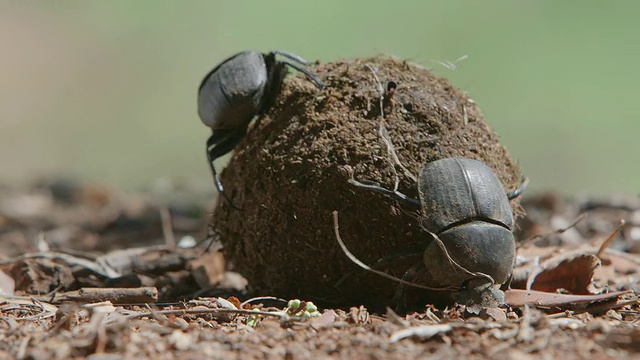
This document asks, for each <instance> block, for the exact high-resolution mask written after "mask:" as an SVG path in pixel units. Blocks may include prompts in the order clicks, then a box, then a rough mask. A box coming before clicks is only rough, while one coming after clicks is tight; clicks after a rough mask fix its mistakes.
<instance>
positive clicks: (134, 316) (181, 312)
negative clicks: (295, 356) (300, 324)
mask: <svg viewBox="0 0 640 360" xmlns="http://www.w3.org/2000/svg"><path fill="white" fill-rule="evenodd" d="M155 314H161V315H187V314H188V315H197V314H243V315H262V316H273V317H277V318H280V319H284V320H294V321H298V320H303V318H297V317H291V316H289V315H287V314H285V313H284V312H268V311H255V310H244V309H182V310H180V309H175V310H159V311H149V312H144V313H138V314H130V315H127V316H125V318H126V319H139V318H143V317H149V316H153V315H155Z"/></svg>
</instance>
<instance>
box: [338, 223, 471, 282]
mask: <svg viewBox="0 0 640 360" xmlns="http://www.w3.org/2000/svg"><path fill="white" fill-rule="evenodd" d="M333 229H334V230H335V234H336V240H338V244H340V247H341V248H342V251H343V252H344V254H345V255H347V257H348V258H349V260H351V261H352V262H353V263H354V264H356V265H358V266H359V267H361V268H363V269H364V270H367V271H370V272H372V273H374V274H377V275H380V276H382V277H385V278H387V279H390V280H393V281H395V282H399V283H401V284H405V285H408V286H413V287H417V288H420V289H425V290H435V291H440V290H459V289H458V288H457V287H455V286H448V287H443V288H436V287H429V286H425V285H420V284H416V283H413V282H410V281H406V280H403V279H400V278H397V277H395V276H392V275H389V274H387V273H385V272H383V271H378V270H375V269H372V268H371V267H370V266H368V265H367V264H365V263H363V262H362V261H360V260H359V259H358V258H357V257H356V256H355V255H353V254H352V253H351V251H349V249H348V248H347V246H346V245H345V244H344V242H343V241H342V238H341V237H340V230H339V225H338V212H337V211H334V212H333Z"/></svg>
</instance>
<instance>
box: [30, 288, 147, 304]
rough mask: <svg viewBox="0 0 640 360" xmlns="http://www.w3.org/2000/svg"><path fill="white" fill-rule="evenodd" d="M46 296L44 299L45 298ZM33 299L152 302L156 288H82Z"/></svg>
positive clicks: (53, 302)
mask: <svg viewBox="0 0 640 360" xmlns="http://www.w3.org/2000/svg"><path fill="white" fill-rule="evenodd" d="M45 298H46V299H45ZM33 299H34V301H36V300H40V299H42V300H45V301H46V302H49V303H52V304H56V303H61V302H66V301H74V302H101V301H111V302H112V303H114V304H131V303H154V302H156V300H158V289H156V288H155V287H140V288H82V289H80V290H74V291H67V292H59V293H56V294H54V295H53V296H45V297H44V298H42V297H40V296H35V295H34V296H33Z"/></svg>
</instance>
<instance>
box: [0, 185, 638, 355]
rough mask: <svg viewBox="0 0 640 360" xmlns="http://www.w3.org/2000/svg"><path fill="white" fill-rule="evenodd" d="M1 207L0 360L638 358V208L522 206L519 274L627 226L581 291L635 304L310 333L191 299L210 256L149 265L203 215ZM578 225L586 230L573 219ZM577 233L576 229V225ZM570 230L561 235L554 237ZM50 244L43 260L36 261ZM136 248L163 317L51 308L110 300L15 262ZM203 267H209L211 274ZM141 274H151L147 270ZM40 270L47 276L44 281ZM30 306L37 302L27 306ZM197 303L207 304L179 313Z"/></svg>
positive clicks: (106, 307) (45, 195)
mask: <svg viewBox="0 0 640 360" xmlns="http://www.w3.org/2000/svg"><path fill="white" fill-rule="evenodd" d="M62 190H64V191H62ZM0 199H2V201H0V220H1V221H0V244H1V245H2V249H3V252H2V254H1V255H0V261H1V263H2V264H3V265H2V266H1V269H2V270H3V272H4V273H6V274H12V275H13V276H16V275H17V274H19V273H20V274H22V275H23V276H22V277H20V278H18V279H17V280H18V281H16V290H15V295H14V296H9V294H6V293H7V292H8V290H6V285H7V283H8V281H6V279H3V280H0V284H3V285H4V287H3V289H5V290H4V291H5V296H2V297H1V298H0V358H8V359H12V358H24V359H26V358H31V359H68V358H91V359H120V358H127V359H133V358H135V359H143V358H159V359H169V358H181V359H182V358H184V359H199V358H225V359H228V358H243V359H246V358H249V359H251V358H287V359H307V358H309V359H310V358H320V359H321V358H356V359H362V358H374V359H382V358H384V359H401V358H402V359H404V358H407V357H409V358H417V357H423V356H427V355H432V356H438V357H444V358H453V357H456V358H458V357H462V358H487V357H491V358H498V359H500V358H502V359H507V358H533V357H535V358H567V359H574V358H597V359H621V358H637V356H639V352H640V347H639V346H638V344H640V329H639V328H638V321H639V319H640V316H639V314H640V307H639V305H638V302H637V296H636V295H635V294H637V292H638V276H639V274H640V266H639V265H638V264H639V262H638V257H637V255H635V254H637V252H638V251H639V250H640V247H638V229H639V227H640V218H639V217H638V214H640V201H639V200H638V199H637V198H629V197H627V198H624V197H622V198H615V197H612V198H607V199H563V198H562V197H560V196H558V195H555V194H547V195H544V196H538V197H532V198H526V199H525V201H524V202H523V206H524V208H525V209H526V211H527V214H529V215H528V216H527V217H524V218H522V219H521V220H520V221H519V230H518V232H517V238H518V239H519V244H518V246H519V249H518V255H519V257H518V259H519V265H518V267H517V269H525V268H527V266H530V265H531V264H533V263H537V264H544V263H549V261H545V259H553V258H554V257H556V258H557V257H558V256H560V257H563V259H564V260H567V259H575V258H579V255H584V254H588V253H589V252H588V251H587V250H584V249H588V248H589V247H590V246H599V245H600V244H602V243H603V241H604V239H605V238H607V236H608V235H609V234H611V233H612V231H613V230H614V229H615V228H616V227H617V226H618V222H619V221H620V220H621V219H625V220H626V225H625V226H624V227H623V228H622V232H621V234H619V235H618V236H617V237H616V238H615V239H614V240H613V242H612V243H611V245H610V247H609V250H610V251H611V253H612V254H614V253H615V254H626V256H628V257H629V258H628V259H627V258H625V257H624V256H621V257H613V256H612V257H607V256H606V254H603V255H601V257H602V261H601V262H600V263H599V264H598V265H597V266H596V268H597V269H596V271H595V273H594V274H593V276H592V277H591V278H590V280H589V281H588V284H587V285H588V286H594V287H596V288H597V289H598V291H597V292H602V291H604V292H607V291H614V290H630V292H629V293H627V294H625V295H623V296H621V297H619V298H618V299H617V300H610V301H607V302H595V303H592V302H586V303H584V302H583V303H573V302H568V303H564V304H560V305H557V306H536V305H535V304H531V305H528V306H520V307H501V308H496V309H485V310H484V311H481V312H480V313H479V314H478V315H474V314H471V313H469V311H467V310H468V309H465V308H464V307H460V306H456V307H450V308H448V309H436V308H433V307H431V306H428V305H427V306H425V307H423V308H422V309H420V311H418V312H414V313H410V314H406V315H405V314H400V315H396V314H394V313H393V312H388V313H387V312H382V313H370V312H369V311H367V310H366V309H365V308H363V307H357V306H356V307H352V308H334V309H330V308H322V309H319V313H321V314H322V316H320V317H314V318H311V319H310V320H309V319H304V318H298V317H296V316H295V314H293V315H294V316H290V317H286V316H282V315H277V314H272V315H267V316H264V317H260V318H258V317H257V316H255V315H247V314H243V313H239V314H233V313H232V314H229V313H216V310H215V309H220V308H222V309H229V308H233V307H234V305H231V306H230V305H229V304H228V302H225V301H224V300H225V299H228V300H229V301H231V303H235V304H236V305H237V304H238V302H237V300H235V299H234V298H233V297H231V296H232V295H235V296H237V297H238V298H240V300H245V299H247V298H249V297H252V296H258V295H270V294H266V293H262V294H250V293H247V292H246V290H245V289H243V290H234V289H233V286H237V285H238V284H231V285H229V284H227V285H225V286H226V287H225V286H223V284H222V282H223V278H224V277H220V276H219V277H218V278H217V280H213V281H212V283H213V284H214V286H213V288H211V289H209V291H208V292H200V293H198V291H199V288H200V286H199V285H198V284H197V281H196V280H195V278H201V276H198V275H197V274H196V273H197V271H196V269H198V268H199V267H198V265H197V263H194V262H193V260H194V259H198V258H201V257H203V256H204V257H206V256H208V255H207V254H209V255H210V254H211V253H212V251H211V249H209V252H205V250H204V249H203V248H199V247H195V248H181V247H178V248H175V249H174V250H173V251H170V252H161V255H158V253H154V252H153V251H157V247H158V246H160V247H163V246H166V245H165V244H167V243H170V242H171V241H172V240H171V237H174V238H175V240H176V241H177V242H178V244H180V243H182V245H185V243H188V242H189V241H188V240H189V236H194V237H200V238H202V235H203V234H204V229H205V227H206V222H207V217H208V216H207V215H206V211H205V210H204V209H205V208H204V206H203V205H202V204H199V203H197V202H193V203H189V201H179V202H177V203H176V202H175V201H174V200H172V201H164V200H163V201H160V199H157V198H154V197H150V196H148V195H145V196H141V195H140V196H138V195H135V194H122V193H119V192H117V191H114V190H112V189H104V188H100V187H87V186H79V187H77V186H68V184H67V186H60V184H57V185H55V186H49V185H47V186H41V187H38V188H30V189H6V188H5V189H2V194H1V196H0ZM107 209H108V211H107ZM163 209H164V210H166V211H168V213H169V214H170V215H171V216H170V218H169V219H170V224H171V226H172V227H173V232H172V233H165V234H164V235H163V220H162V219H163V217H162V216H161V214H162V213H163ZM583 213H585V214H587V215H586V217H582V218H580V214H583ZM165 214H166V212H165ZM164 218H165V220H166V219H167V217H166V216H165V217H164ZM576 219H579V221H578V222H577V223H576V224H572V223H574V222H575V220H576ZM165 225H166V224H165ZM165 228H166V227H165ZM564 228H568V229H566V230H565V231H562V232H558V231H556V230H559V229H564ZM39 233H40V234H41V236H38V234H39ZM38 239H40V241H39V242H38ZM45 244H46V245H48V246H49V249H48V250H47V249H44V248H43V247H44V246H45ZM187 245H188V244H187ZM141 246H142V247H146V249H147V253H146V255H145V256H146V260H147V261H146V262H145V263H144V264H147V268H146V269H145V270H144V271H142V270H139V271H137V277H138V278H139V279H140V278H142V279H143V280H142V282H144V284H143V285H153V286H155V287H156V288H157V291H158V293H159V298H160V299H163V300H162V301H163V303H161V302H157V303H155V304H154V303H153V302H151V301H148V302H149V306H145V305H143V304H141V303H137V304H118V303H117V299H114V298H112V297H111V298H110V297H108V296H107V298H110V301H111V302H99V301H98V300H96V299H94V300H92V301H90V300H87V299H86V298H84V300H83V298H82V296H79V297H78V299H77V300H76V301H69V300H67V301H58V300H56V298H60V297H61V296H62V295H63V294H70V293H71V292H72V291H73V290H74V289H77V288H78V287H82V288H85V287H86V286H87V284H88V283H90V282H91V281H93V283H94V286H101V287H106V289H107V290H109V288H108V286H113V285H106V284H105V283H104V282H102V283H101V281H103V280H100V279H99V276H97V275H96V274H95V273H94V274H93V278H91V277H86V276H85V277H84V278H83V277H82V276H80V274H81V273H82V271H80V268H82V266H81V265H78V264H76V265H74V266H70V265H69V262H73V261H71V260H69V259H67V260H66V261H63V260H61V259H60V258H50V259H49V260H50V261H51V262H52V263H53V266H52V264H48V265H47V263H46V262H45V261H44V260H43V259H40V262H38V261H36V257H32V258H30V259H27V258H26V257H25V256H22V257H20V255H21V254H22V255H23V254H29V253H31V254H33V253H34V252H38V247H40V250H41V251H40V252H39V254H43V253H47V252H48V253H53V252H61V251H62V250H64V249H66V250H70V249H74V251H73V252H71V251H65V253H67V254H72V255H73V256H76V257H80V256H81V257H82V258H86V259H95V258H97V257H99V256H100V255H101V254H109V253H110V251H112V250H114V249H120V250H122V249H125V248H130V247H141ZM150 247H153V249H152V248H150ZM176 253H177V254H181V255H182V257H183V262H182V263H181V262H180V261H179V259H178V260H176V259H173V263H172V264H173V265H171V266H173V268H172V267H171V266H170V265H167V264H168V263H171V262H170V261H168V260H167V258H166V257H167V256H168V254H176ZM213 253H215V251H214V252H213ZM566 255H570V256H568V257H567V256H566ZM120 257H121V258H125V257H124V256H122V255H120ZM159 259H164V267H163V266H160V265H158V264H161V263H163V262H162V261H159ZM207 259H208V260H207V263H215V261H212V260H211V259H212V258H207ZM625 259H626V260H625ZM534 260H536V261H537V262H536V261H534ZM532 261H533V262H532ZM19 263H22V264H27V265H28V266H27V268H29V269H30V270H32V271H31V275H29V276H30V277H31V279H32V280H33V281H29V280H28V279H27V278H29V276H26V275H25V274H26V273H27V272H26V271H22V272H20V271H18V270H17V269H18V268H20V266H18V265H17V264H19ZM149 263H155V264H156V266H155V268H153V267H150V266H148V264H149ZM527 264H529V265H527ZM38 266H39V267H38ZM139 266H142V265H140V264H139ZM576 266H578V265H576ZM578 267H579V266H578ZM45 268H47V269H52V268H53V269H54V270H52V271H51V272H49V273H46V272H44V270H43V269H45ZM557 268H558V267H549V268H548V269H551V270H550V271H551V274H552V276H550V277H549V276H547V279H548V278H553V277H554V276H553V272H554V271H559V270H553V269H557ZM65 269H71V270H70V271H69V272H68V273H67V276H68V277H69V279H70V280H68V283H63V282H62V281H63V280H64V279H63V274H62V273H65ZM588 270H589V268H587V269H586V271H585V269H582V270H580V269H578V272H581V273H584V272H589V271H588ZM567 274H569V275H567ZM571 274H572V273H571V272H569V273H567V272H560V273H556V275H555V276H556V277H557V276H561V277H562V278H570V279H573V280H571V281H569V282H570V283H571V282H573V283H575V282H577V280H579V278H580V276H578V275H576V274H573V275H571ZM218 275H219V274H218ZM540 276H542V275H540ZM172 279H173V280H172ZM36 280H37V281H36ZM231 283H233V282H231ZM546 283H547V282H542V283H541V284H540V285H539V286H541V287H544V286H546V285H545V284H546ZM129 285H131V284H129ZM569 285H570V284H564V285H562V287H564V288H567V287H569ZM536 286H538V285H534V288H535V287H536ZM45 287H46V288H45ZM240 287H242V285H240ZM592 290H593V289H592ZM115 291H116V290H114V292H115ZM38 292H39V293H40V294H41V296H37V295H35V294H36V293H38ZM564 292H566V290H565V291H564ZM577 292H579V291H577ZM45 293H46V295H45ZM16 295H21V296H22V297H16ZM199 296H209V297H206V298H202V299H201V300H200V301H197V302H194V301H191V302H189V301H187V300H184V301H179V302H175V301H177V300H180V299H197V298H198V297H199ZM211 296H212V297H211ZM220 296H222V299H221V298H220ZM36 299H38V300H36ZM303 300H304V299H303ZM127 301H131V300H127ZM170 301H173V302H171V303H169V302H170ZM260 302H263V303H265V304H267V301H258V303H260ZM254 306H255V303H254ZM269 306H274V307H273V308H270V307H268V306H267V305H265V306H264V307H262V310H263V311H265V312H275V310H276V308H277V310H280V311H281V310H282V309H283V307H284V306H285V305H284V304H280V303H277V302H276V303H272V304H270V305H269ZM186 309H189V311H190V312H188V311H186ZM167 310H177V311H173V312H167ZM163 311H164V312H163Z"/></svg>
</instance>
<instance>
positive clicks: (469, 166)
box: [350, 157, 526, 286]
mask: <svg viewBox="0 0 640 360" xmlns="http://www.w3.org/2000/svg"><path fill="white" fill-rule="evenodd" d="M350 182H351V183H352V184H354V185H356V186H359V187H363V188H366V189H369V190H373V191H377V192H381V193H383V194H385V195H387V196H390V197H392V198H393V199H395V200H398V201H401V202H403V203H407V204H410V205H412V206H417V207H420V209H421V212H422V218H421V221H422V226H424V228H425V229H426V230H428V231H430V232H432V233H434V234H435V235H436V236H438V238H439V239H440V240H441V241H442V243H443V244H444V245H445V247H446V248H447V251H448V252H449V254H450V255H451V256H452V257H454V258H455V259H456V261H457V262H458V264H459V265H461V266H462V267H464V268H465V269H468V270H470V271H472V272H475V273H482V274H486V275H489V276H491V278H492V279H493V280H494V281H495V282H496V283H504V282H505V281H507V280H508V277H509V275H510V274H511V271H512V269H513V264H514V261H515V238H514V236H513V233H512V230H513V227H514V219H513V212H512V209H511V206H510V204H509V200H510V199H512V198H515V197H517V196H520V195H521V194H522V191H523V190H524V187H526V181H525V183H523V186H522V188H521V189H518V190H516V191H514V192H513V193H510V194H505V192H504V189H503V187H502V184H501V183H500V180H499V179H498V177H497V176H496V175H495V174H494V173H493V171H491V169H490V168H489V167H488V166H487V165H486V164H484V163H483V162H481V161H478V160H472V159H468V158H462V157H456V158H446V159H441V160H436V161H433V162H429V163H427V164H426V165H425V166H424V167H423V168H422V170H421V172H420V175H419V176H418V193H419V196H420V200H415V199H411V198H409V197H407V196H406V195H404V194H402V193H400V192H398V191H397V190H396V191H394V190H388V189H385V188H382V187H379V186H377V185H371V184H364V183H360V182H358V181H355V180H351V181H350ZM437 246H439V245H438V244H437V243H436V242H434V241H432V242H430V243H429V244H428V245H427V248H426V249H425V250H424V252H423V253H422V254H423V260H424V263H423V264H418V265H417V266H419V267H420V269H419V270H420V271H426V272H427V273H430V274H431V276H430V277H431V278H433V279H436V280H438V281H440V285H443V286H450V285H453V286H459V285H461V283H460V281H464V280H460V279H461V278H463V277H465V276H466V277H467V279H468V274H467V275H465V274H460V275H456V274H451V273H446V271H450V270H446V269H450V267H448V266H447V262H448V260H447V259H445V258H444V257H443V256H434V255H433V254H441V253H442V252H441V250H440V249H437V248H436V247H437ZM443 269H445V270H444V273H443ZM408 273H409V272H408ZM411 273H412V274H415V273H417V271H416V269H412V270H411ZM448 281H450V282H451V283H447V282H448Z"/></svg>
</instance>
